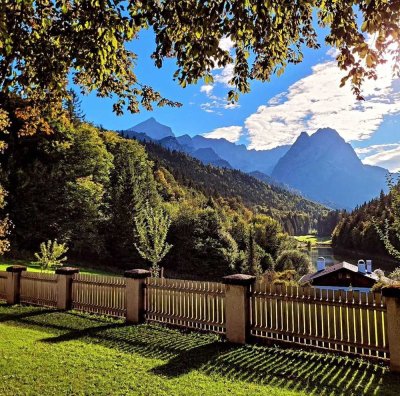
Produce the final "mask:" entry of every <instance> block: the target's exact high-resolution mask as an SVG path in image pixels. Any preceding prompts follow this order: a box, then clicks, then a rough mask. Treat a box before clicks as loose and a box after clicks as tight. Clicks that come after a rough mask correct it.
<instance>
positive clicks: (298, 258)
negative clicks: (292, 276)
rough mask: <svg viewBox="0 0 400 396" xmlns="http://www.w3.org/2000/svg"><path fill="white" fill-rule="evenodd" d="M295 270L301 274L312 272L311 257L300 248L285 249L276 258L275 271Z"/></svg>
mask: <svg viewBox="0 0 400 396" xmlns="http://www.w3.org/2000/svg"><path fill="white" fill-rule="evenodd" d="M287 270H295V271H296V272H297V273H298V274H299V275H305V274H308V273H310V272H312V265H311V259H310V257H309V256H308V255H307V254H306V253H302V252H300V251H298V250H285V251H283V252H282V253H281V254H280V255H279V257H278V258H277V260H276V264H275V271H278V272H283V271H287Z"/></svg>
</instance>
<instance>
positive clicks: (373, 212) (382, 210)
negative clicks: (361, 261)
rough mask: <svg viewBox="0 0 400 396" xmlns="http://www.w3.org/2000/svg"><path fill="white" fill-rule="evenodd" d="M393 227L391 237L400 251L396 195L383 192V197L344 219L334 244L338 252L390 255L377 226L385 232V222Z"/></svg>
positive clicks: (336, 233)
mask: <svg viewBox="0 0 400 396" xmlns="http://www.w3.org/2000/svg"><path fill="white" fill-rule="evenodd" d="M386 220H387V221H388V224H392V226H391V228H389V238H390V241H391V242H392V244H393V245H394V246H395V247H396V248H397V249H399V248H400V245H399V240H398V238H397V237H396V230H395V228H394V226H393V224H394V217H393V212H392V194H391V193H389V194H384V193H383V192H381V194H380V196H379V198H377V199H373V200H372V201H370V202H368V203H365V204H363V205H361V206H360V207H357V208H356V209H354V210H353V211H352V212H350V213H346V214H344V215H343V216H342V218H341V220H340V221H339V223H338V225H337V226H336V228H335V230H334V232H333V235H332V245H333V247H334V248H337V249H349V250H361V251H363V252H366V253H371V254H379V255H383V256H387V255H388V253H387V249H386V248H385V246H384V243H383V242H382V240H381V238H380V236H379V234H378V232H377V229H376V227H379V229H381V230H384V228H385V221H386Z"/></svg>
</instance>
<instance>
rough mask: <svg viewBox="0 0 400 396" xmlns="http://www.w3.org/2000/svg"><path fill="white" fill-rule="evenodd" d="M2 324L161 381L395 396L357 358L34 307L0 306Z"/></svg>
mask: <svg viewBox="0 0 400 396" xmlns="http://www.w3.org/2000/svg"><path fill="white" fill-rule="evenodd" d="M4 318H5V320H2V319H4ZM1 321H6V322H7V323H15V324H17V325H19V326H26V327H29V328H37V329H40V330H42V331H44V332H46V333H48V335H49V336H48V337H46V338H45V339H43V340H42V342H46V343H48V344H54V343H62V342H68V341H74V340H80V341H83V342H90V343H98V344H101V345H104V346H106V347H109V348H113V349H118V350H120V351H123V352H125V353H138V354H140V355H141V356H144V357H148V358H156V359H160V360H162V361H163V362H161V364H160V365H159V366H157V367H155V368H153V370H152V372H153V374H155V375H161V376H163V377H171V378H172V377H179V376H181V375H184V374H186V373H188V372H190V371H192V370H197V371H200V372H202V373H204V374H206V375H210V376H222V377H225V378H227V379H230V380H241V381H249V382H255V383H260V384H269V385H273V386H279V387H281V388H285V389H292V390H298V391H304V392H306V393H307V394H311V393H314V394H318V395H322V394H330V395H342V394H345V395H373V394H379V395H393V396H394V395H399V394H400V376H396V375H394V374H390V373H389V371H388V369H387V368H386V367H384V366H380V365H377V364H373V363H369V362H366V361H363V360H359V359H350V358H347V357H342V356H334V355H330V354H318V353H312V352H306V351H301V350H291V349H282V348H277V347H267V346H261V345H245V346H235V345H232V344H229V343H227V342H225V341H223V340H222V339H221V338H220V337H218V336H216V335H212V334H199V333H196V332H189V331H188V332H181V331H177V330H173V329H169V328H165V327H162V326H157V325H149V324H144V325H139V326H129V325H126V324H125V323H124V322H123V321H122V320H114V319H110V318H103V317H96V316H90V315H83V314H79V313H75V312H67V313H65V312H59V311H55V310H44V309H40V308H34V307H18V306H16V307H7V308H6V307H5V306H4V305H1V304H0V322H1Z"/></svg>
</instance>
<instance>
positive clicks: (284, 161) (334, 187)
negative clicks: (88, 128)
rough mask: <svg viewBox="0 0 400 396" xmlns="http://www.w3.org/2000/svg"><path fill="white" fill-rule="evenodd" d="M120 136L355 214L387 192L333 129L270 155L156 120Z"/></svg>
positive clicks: (381, 172)
mask: <svg viewBox="0 0 400 396" xmlns="http://www.w3.org/2000/svg"><path fill="white" fill-rule="evenodd" d="M122 133H123V134H124V135H125V136H129V137H133V138H136V139H138V140H142V141H153V142H157V143H158V144H160V145H161V146H163V147H164V148H168V149H169V150H175V151H180V152H184V153H186V154H189V155H191V156H192V157H194V158H197V159H198V160H200V161H201V162H203V163H204V164H209V165H213V166H218V167H222V168H228V169H232V168H233V169H238V170H241V171H243V172H246V173H249V174H250V175H252V176H254V177H255V178H257V179H259V180H261V181H264V182H266V183H268V184H272V185H276V186H279V187H284V188H286V189H287V190H289V191H291V192H295V193H301V194H302V195H304V196H305V197H307V198H309V199H312V200H315V201H318V202H321V203H323V204H324V205H327V206H329V207H332V208H339V209H352V208H354V207H355V206H357V205H359V204H362V203H363V202H365V201H369V200H370V199H372V198H374V197H376V196H377V195H378V194H379V193H380V191H381V190H382V189H383V190H385V189H386V179H385V175H386V174H387V170H386V169H383V168H380V167H376V166H369V165H364V164H363V163H362V162H361V160H360V159H359V158H358V157H357V154H356V153H355V151H354V149H353V148H352V147H351V145H350V144H348V143H346V142H345V141H344V140H343V139H342V138H341V137H340V135H339V134H338V132H337V131H335V130H334V129H330V128H324V129H319V130H318V131H317V132H316V133H314V134H313V135H311V136H309V135H308V134H307V133H305V132H303V133H301V135H300V136H299V137H298V139H297V140H296V142H295V143H294V144H293V145H292V146H288V145H285V146H279V147H276V148H274V149H272V150H248V149H247V148H246V146H245V145H237V144H235V143H231V142H229V141H228V140H226V139H223V138H221V139H211V138H206V137H204V136H200V135H196V136H193V137H191V136H189V135H187V134H186V135H182V136H177V137H176V136H175V135H174V133H173V131H172V130H171V128H170V127H168V126H166V125H162V124H160V123H159V122H157V121H156V120H155V119H154V118H149V119H148V120H146V121H144V122H142V123H140V124H138V125H136V126H134V127H132V128H130V129H128V130H125V131H122Z"/></svg>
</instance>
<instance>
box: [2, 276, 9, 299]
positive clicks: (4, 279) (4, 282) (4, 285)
mask: <svg viewBox="0 0 400 396" xmlns="http://www.w3.org/2000/svg"><path fill="white" fill-rule="evenodd" d="M7 278H8V276H7V272H6V271H0V300H6V299H7Z"/></svg>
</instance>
